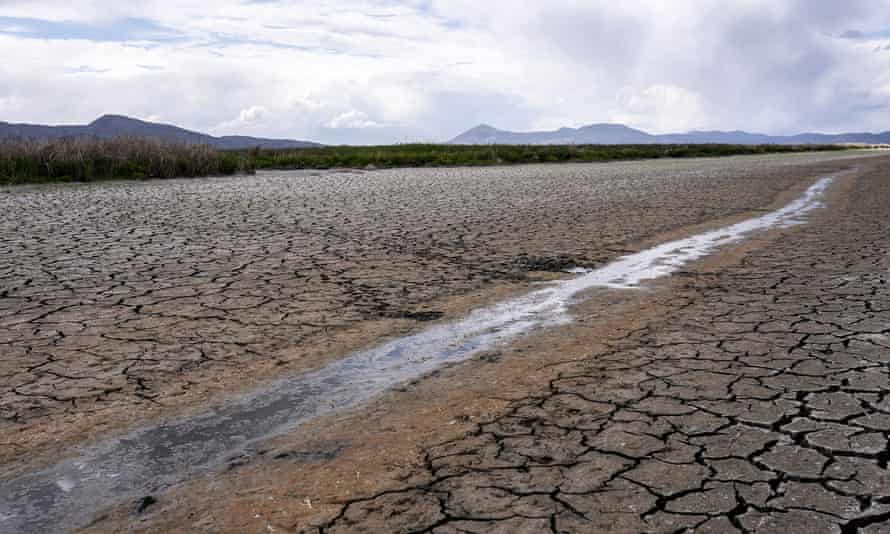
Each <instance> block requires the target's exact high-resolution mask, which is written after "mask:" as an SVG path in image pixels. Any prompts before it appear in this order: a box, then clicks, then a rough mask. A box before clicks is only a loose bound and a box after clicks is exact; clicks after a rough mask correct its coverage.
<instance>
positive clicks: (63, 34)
mask: <svg viewBox="0 0 890 534" xmlns="http://www.w3.org/2000/svg"><path fill="white" fill-rule="evenodd" d="M0 35H11V36H14V37H24V38H29V39H48V40H75V39H76V40H85V41H96V42H126V41H154V42H173V41H180V40H184V36H183V35H182V34H181V33H179V32H177V31H175V30H171V29H169V28H164V27H163V26H160V25H158V24H157V23H156V22H154V21H151V20H148V19H140V18H127V19H118V20H115V21H111V22H107V23H101V24H89V23H85V22H75V21H52V20H43V19H30V18H16V17H0Z"/></svg>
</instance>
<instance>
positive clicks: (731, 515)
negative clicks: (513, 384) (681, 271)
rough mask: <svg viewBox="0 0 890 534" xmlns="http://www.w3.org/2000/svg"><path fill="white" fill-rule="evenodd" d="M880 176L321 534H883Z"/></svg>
mask: <svg viewBox="0 0 890 534" xmlns="http://www.w3.org/2000/svg"><path fill="white" fill-rule="evenodd" d="M888 213H890V173H888V168H887V167H886V166H884V167H878V168H874V169H872V170H869V171H868V172H865V173H861V174H860V176H859V177H857V179H856V181H855V183H854V188H853V190H852V192H851V193H850V196H849V197H848V200H847V202H846V206H845V207H844V208H843V209H833V210H827V211H824V212H822V213H820V215H819V217H818V218H817V219H818V220H814V221H813V222H812V223H811V224H810V225H808V226H805V227H801V228H800V229H796V230H795V231H793V232H792V233H791V234H789V235H787V236H784V237H783V238H781V239H779V240H778V241H775V242H773V243H771V244H769V245H767V246H765V247H763V248H760V249H759V250H752V251H749V252H748V253H746V255H745V256H744V257H743V259H742V260H741V262H740V263H738V264H737V265H735V266H732V267H729V268H727V269H725V270H718V271H716V272H699V273H697V274H695V273H690V274H688V278H687V279H686V281H684V282H683V283H682V284H681V287H680V289H679V290H678V291H676V292H675V293H674V294H673V297H672V298H671V299H670V301H669V302H666V303H664V304H666V305H668V306H670V308H671V310H672V311H671V312H670V313H669V314H668V315H667V316H666V318H662V319H656V320H653V321H652V322H650V323H648V324H647V325H646V326H645V327H643V328H641V329H638V330H635V331H632V332H629V333H627V335H626V336H623V337H619V338H616V339H615V340H613V341H612V342H610V343H609V346H610V348H609V349H608V350H607V351H605V352H602V353H596V354H590V355H589V357H586V358H582V359H580V360H574V361H568V362H564V363H561V364H559V365H558V366H557V369H558V372H559V374H558V375H557V378H555V379H553V380H552V381H550V383H549V385H548V386H546V387H544V388H542V389H541V390H540V391H538V392H537V393H535V394H532V395H530V396H528V397H527V398H522V399H517V400H514V401H512V402H511V403H510V404H509V405H508V407H507V408H506V410H505V411H503V412H502V413H499V414H498V415H495V416H490V417H487V418H485V419H483V421H482V422H480V423H479V424H478V425H477V426H476V427H475V429H474V430H472V431H470V432H469V433H467V434H466V435H465V436H462V437H459V438H457V439H454V440H450V441H447V442H444V443H439V444H435V445H431V446H427V447H425V448H424V449H423V458H424V459H423V461H422V462H421V466H420V467H418V468H417V469H415V470H413V471H411V472H408V473H406V474H405V475H404V477H405V478H404V480H405V482H404V483H403V484H402V485H401V486H396V487H393V488H390V489H387V490H385V491H381V492H380V493H378V494H376V495H372V496H367V497H362V498H358V499H354V500H351V501H349V502H347V503H346V504H345V505H344V506H343V507H342V508H341V510H340V511H339V513H338V514H337V515H336V516H335V517H334V518H333V519H331V520H328V522H326V523H324V524H323V525H321V526H320V527H318V528H317V529H315V530H313V532H319V533H320V532H324V533H339V532H435V533H452V532H454V533H456V532H480V533H481V532H486V533H489V532H509V533H511V534H515V533H520V532H622V533H623V532H628V533H630V532H666V533H667V532H678V533H679V532H687V531H695V532H716V533H729V532H752V533H753V532H756V533H773V532H775V533H807V534H818V533H823V532H824V533H854V532H859V533H863V534H866V533H867V534H879V533H888V532H890V471H888V461H890V448H888V437H890V381H888V373H890V367H888V362H890V288H888V284H887V281H888V279H890V220H888V218H887V214H888Z"/></svg>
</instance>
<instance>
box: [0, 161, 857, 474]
mask: <svg viewBox="0 0 890 534" xmlns="http://www.w3.org/2000/svg"><path fill="white" fill-rule="evenodd" d="M846 157H849V156H846ZM836 158H838V156H837V155H834V154H829V155H820V154H814V155H805V156H795V157H774V156H773V157H763V158H757V157H747V158H731V159H720V160H698V161H667V162H639V163H621V164H614V165H612V164H610V165H565V166H524V167H511V168H492V169H453V170H416V169H414V170H410V169H409V170H392V171H381V172H371V173H360V172H333V173H323V174H317V173H286V174H281V175H278V174H263V175H261V176H258V177H256V178H231V179H215V180H185V181H169V182H147V183H135V182H130V183H114V184H96V185H82V186H62V187H58V186H57V187H33V188H14V189H9V190H6V191H4V192H2V193H0V237H2V239H0V258H2V261H0V431H2V436H3V437H2V438H0V439H2V445H3V446H2V447H0V450H2V452H0V464H5V465H6V466H7V467H8V466H10V465H14V464H21V463H23V462H27V461H29V460H31V459H33V458H36V457H37V456H38V455H39V453H40V451H42V450H50V449H53V448H56V449H58V448H64V445H65V444H66V443H76V442H78V441H81V440H83V439H88V438H95V437H97V436H100V435H101V434H103V433H107V432H112V431H115V430H117V429H120V428H123V427H126V426H128V425H131V424H134V423H138V422H140V421H143V420H147V419H149V418H152V417H155V418H156V417H160V416H162V415H170V414H174V413H178V412H180V411H182V410H189V409H194V408H195V407H197V406H199V405H201V404H203V403H206V402H207V401H208V400H212V399H215V398H218V397H219V396H220V395H223V394H225V393H231V392H233V391H238V390H239V389H244V388H247V387H250V386H251V385H252V384H253V383H254V381H255V380H258V379H261V378H267V377H270V376H277V375H281V374H288V373H293V372H297V371H302V370H305V369H308V368H312V367H316V366H319V365H321V364H323V363H325V361H326V358H328V359H329V358H331V357H336V356H337V355H340V354H342V353H344V352H345V351H348V350H351V349H353V348H357V347H360V346H363V345H366V344H367V343H370V342H373V341H374V340H375V339H378V338H379V337H380V336H385V335H388V334H393V333H398V332H403V331H405V330H406V329H410V328H412V325H413V324H416V323H417V322H420V321H424V320H429V319H436V318H438V317H439V316H440V315H441V313H442V312H443V311H444V312H446V313H448V312H450V311H451V310H452V309H456V310H458V311H460V310H461V309H462V307H461V306H459V305H458V306H454V305H453V304H448V303H447V302H446V301H444V300H443V299H446V298H448V297H450V296H454V295H464V296H466V295H468V294H472V292H474V291H475V292H476V293H477V294H478V295H479V296H478V298H477V299H476V300H479V299H483V300H484V295H485V293H484V291H483V292H482V293H480V292H479V291H480V290H485V291H490V290H491V289H492V288H495V289H497V292H496V293H492V294H503V293H504V292H509V291H511V290H523V289H525V288H526V287H527V286H528V281H527V279H526V274H527V273H529V272H531V271H547V270H561V269H563V268H565V267H569V266H572V265H576V264H580V265H597V264H600V263H602V262H604V261H606V260H608V259H611V258H614V257H615V256H616V255H618V254H620V253H621V252H623V250H624V248H625V247H627V246H629V245H628V244H631V243H637V242H640V241H641V240H643V239H645V238H647V237H651V236H653V235H657V234H658V233H659V232H664V231H667V230H670V229H672V228H678V227H681V226H684V225H688V224H691V223H697V222H702V221H705V220H710V219H713V218H715V217H719V216H724V215H728V214H732V213H737V212H741V211H746V210H750V209H754V208H758V207H761V206H764V205H765V204H767V203H769V202H770V201H771V200H772V199H773V198H774V197H775V196H776V195H777V194H778V193H779V192H781V191H784V190H787V189H789V188H792V187H795V186H800V185H801V184H803V183H804V182H805V181H806V180H809V179H812V178H813V177H814V176H816V175H818V174H823V173H825V172H829V171H832V170H835V169H838V168H842V167H846V166H848V165H850V163H849V162H847V161H844V160H843V157H842V158H841V160H836ZM511 287H512V288H513V289H510V288H511ZM476 300H473V299H472V298H470V299H469V300H467V301H466V306H469V305H472V304H476V303H477V302H476ZM440 302H441V303H443V305H442V308H441V309H437V308H431V307H430V305H431V303H432V304H433V305H435V304H436V303H440ZM448 302H450V301H448ZM449 306H451V307H449ZM466 306H464V307H466Z"/></svg>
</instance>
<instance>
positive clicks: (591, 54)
mask: <svg viewBox="0 0 890 534" xmlns="http://www.w3.org/2000/svg"><path fill="white" fill-rule="evenodd" d="M2 5H3V17H11V19H9V20H4V19H2V18H0V48H2V49H3V50H4V61H3V62H0V110H2V111H3V117H0V120H11V121H16V122H47V123H72V122H86V121H89V120H92V119H94V118H95V117H97V116H98V115H101V114H102V113H108V112H115V113H126V114H131V115H134V116H139V117H151V116H155V117H163V120H165V121H169V122H173V123H176V124H179V125H182V126H184V127H188V128H192V129H199V130H205V131H210V132H213V133H243V134H248V135H263V136H275V137H291V138H308V139H316V140H320V141H324V142H362V143H366V142H367V143H373V142H381V143H382V142H395V141H405V140H444V139H448V138H450V137H452V136H454V135H456V134H457V133H459V132H460V131H462V130H464V129H466V128H469V127H471V126H474V125H475V124H476V123H479V122H487V123H491V124H493V125H495V126H498V127H502V128H512V129H520V130H528V129H532V128H542V127H546V128H557V127H559V126H563V125H565V126H580V125H583V124H587V123H591V122H606V121H611V122H625V123H628V124H629V125H630V126H634V127H638V128H643V129H647V130H651V131H657V132H666V131H677V130H685V129H691V128H724V129H734V128H744V129H749V130H759V131H766V132H769V133H787V132H791V131H799V130H835V131H837V130H863V129H872V130H878V129H887V125H886V124H885V118H886V117H887V116H888V111H890V89H888V88H890V53H883V52H882V53H876V52H875V51H874V50H875V47H876V46H877V42H876V41H875V39H849V38H842V37H841V35H844V34H845V32H847V35H854V33H850V32H860V34H862V35H867V36H868V35H875V36H882V35H883V34H882V31H886V29H887V28H890V0H850V1H847V2H834V1H829V0H807V1H804V0H788V1H786V2H775V1H774V0H739V1H736V2H731V3H728V2H723V1H718V0H677V1H675V2H663V1H661V0H638V1H635V2H621V3H616V2H614V1H606V0H551V1H548V2H540V1H538V0H489V1H487V2H478V1H476V0H406V1H403V2H398V1H395V0H378V1H375V2H370V3H369V2H362V1H359V0H299V1H296V0H282V1H279V2H262V3H259V2H256V3H248V2H243V1H241V0H218V1H215V2H212V3H211V2H207V1H204V0H181V1H177V2H173V1H172V0H132V1H129V2H112V1H110V0H104V1H103V0H83V1H78V2H70V1H69V0H65V1H63V0H12V1H10V0H5V1H2ZM17 19H46V20H50V19H51V20H52V21H54V23H56V24H63V25H71V24H77V25H79V26H78V29H79V33H78V35H79V37H80V38H78V39H75V40H64V41H63V40H57V39H51V38H49V37H50V36H49V35H43V36H42V37H43V38H34V37H35V36H34V35H32V34H33V33H34V32H33V28H30V27H28V25H27V24H25V23H23V22H21V21H17ZM125 19H141V20H142V22H139V23H135V22H131V23H129V24H131V25H133V26H140V25H141V26H145V27H157V28H162V29H163V31H162V32H160V33H159V35H161V36H169V35H175V36H177V38H176V39H175V40H165V39H157V40H154V41H152V40H147V41H146V40H145V39H144V35H143V36H141V38H140V40H135V41H133V42H121V41H120V40H117V39H115V40H111V41H109V40H106V41H105V42H100V40H90V39H88V38H86V37H88V36H89V35H90V34H91V33H90V31H88V30H89V29H90V28H96V30H95V33H96V34H97V35H99V33H98V32H100V30H101V29H102V28H108V27H111V28H118V30H117V31H121V30H120V28H121V27H125V26H126V25H123V26H122V25H121V24H115V21H121V20H125ZM103 25H104V26H103ZM4 27H6V28H7V31H6V32H5V33H4V31H3V29H2V28H4ZM10 28H14V29H15V30H16V31H15V32H11V31H8V30H9V29H10ZM62 28H63V29H64V26H63V27H62ZM84 28H86V30H85V29H84ZM57 31H61V30H57ZM143 33H144V32H143ZM149 35H151V32H149ZM85 36H86V37H85ZM37 37H41V36H40V35H38V36H37ZM881 39H883V40H881V41H880V43H886V42H887V38H886V37H881ZM146 65H150V66H151V67H152V68H150V69H147V68H145V67H144V66H146ZM84 66H88V67H89V68H87V69H84V68H83V67H84ZM75 71H76V72H78V74H77V75H76V76H72V75H67V74H66V73H71V72H75ZM11 102H14V103H15V105H11V104H10V103H11Z"/></svg>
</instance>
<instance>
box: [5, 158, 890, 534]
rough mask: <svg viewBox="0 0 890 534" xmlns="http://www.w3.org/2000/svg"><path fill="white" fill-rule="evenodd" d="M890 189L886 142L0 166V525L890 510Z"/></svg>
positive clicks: (358, 524) (378, 523)
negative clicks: (546, 160)
mask: <svg viewBox="0 0 890 534" xmlns="http://www.w3.org/2000/svg"><path fill="white" fill-rule="evenodd" d="M888 213H890V157H887V156H883V155H882V153H880V152H848V153H840V154H839V153H812V154H801V155H789V156H743V157H731V158H720V159H697V160H660V161H659V160H656V161H641V162H622V163H613V164H566V165H527V166H515V167H492V168H454V169H398V170H386V171H367V172H362V171H325V172H309V171H299V172H281V173H272V172H267V173H260V174H259V175H257V176H255V177H238V178H218V179H191V180H171V181H148V182H115V183H101V184H84V185H64V186H34V187H15V188H7V189H4V190H0V237H2V239H0V532H3V533H6V532H10V533H12V532H58V531H68V530H70V531H74V530H78V529H85V530H87V531H94V532H114V531H136V532H143V531H144V532H295V531H307V532H310V531H317V532H443V533H444V532H508V531H509V532H513V533H515V532H550V531H552V532H682V531H685V530H690V531H700V532H780V531H781V532H784V533H788V532H807V533H808V534H815V533H819V532H839V533H852V532H863V533H870V534H876V533H880V532H890V471H888V462H890V448H888V441H887V440H888V437H890V396H888V394H890V380H888V376H890V374H888V373H890V368H888V362H890V290H888V288H887V285H886V281H887V279H888V277H890V256H888V252H890V218H888V217H887V214H888ZM570 271H571V272H570Z"/></svg>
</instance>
